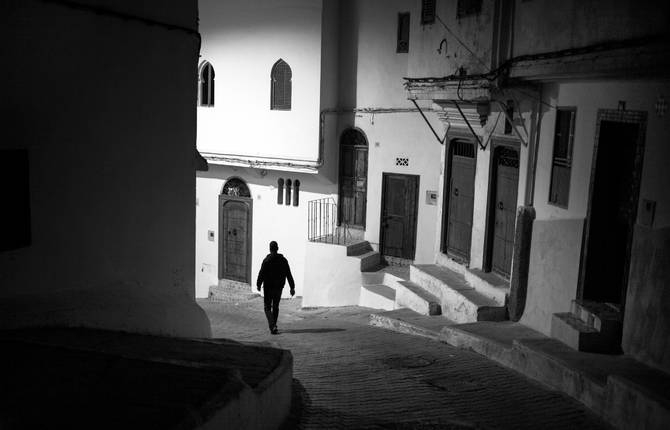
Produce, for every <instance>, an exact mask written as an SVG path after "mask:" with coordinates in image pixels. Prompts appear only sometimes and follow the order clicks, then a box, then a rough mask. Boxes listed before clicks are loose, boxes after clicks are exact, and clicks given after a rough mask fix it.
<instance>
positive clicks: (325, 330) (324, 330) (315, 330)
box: [281, 328, 345, 333]
mask: <svg viewBox="0 0 670 430" xmlns="http://www.w3.org/2000/svg"><path fill="white" fill-rule="evenodd" d="M335 331H345V329H343V328H301V329H295V330H282V331H281V332H282V333H331V332H335Z"/></svg>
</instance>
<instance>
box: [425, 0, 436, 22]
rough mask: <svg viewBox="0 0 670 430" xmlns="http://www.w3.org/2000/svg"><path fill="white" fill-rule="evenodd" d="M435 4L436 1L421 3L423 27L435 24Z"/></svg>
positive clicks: (426, 0) (427, 0) (429, 0)
mask: <svg viewBox="0 0 670 430" xmlns="http://www.w3.org/2000/svg"><path fill="white" fill-rule="evenodd" d="M435 2H436V0H423V1H422V2H421V25H425V24H433V23H434V22H435Z"/></svg>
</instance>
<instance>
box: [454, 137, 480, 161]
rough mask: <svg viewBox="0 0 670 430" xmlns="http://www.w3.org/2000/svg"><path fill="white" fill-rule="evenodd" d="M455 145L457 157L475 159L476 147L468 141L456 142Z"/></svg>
mask: <svg viewBox="0 0 670 430" xmlns="http://www.w3.org/2000/svg"><path fill="white" fill-rule="evenodd" d="M453 145H454V155H455V156H457V157H467V158H475V145H473V144H472V142H468V141H466V140H456V141H454V143H453Z"/></svg>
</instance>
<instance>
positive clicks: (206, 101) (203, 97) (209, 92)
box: [199, 61, 214, 106]
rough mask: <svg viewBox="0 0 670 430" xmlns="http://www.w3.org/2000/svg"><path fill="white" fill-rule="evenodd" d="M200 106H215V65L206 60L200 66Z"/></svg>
mask: <svg viewBox="0 0 670 430" xmlns="http://www.w3.org/2000/svg"><path fill="white" fill-rule="evenodd" d="M199 78H200V106H214V67H212V65H211V64H210V63H209V62H207V61H205V62H204V63H203V64H202V66H201V67H200V76H199Z"/></svg>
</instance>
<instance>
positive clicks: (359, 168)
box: [338, 129, 368, 228]
mask: <svg viewBox="0 0 670 430" xmlns="http://www.w3.org/2000/svg"><path fill="white" fill-rule="evenodd" d="M339 184H340V190H339V192H340V203H339V215H338V216H339V222H340V223H344V224H347V225H349V226H350V227H360V228H365V207H366V204H367V188H368V146H367V139H366V138H365V136H364V135H363V133H362V132H360V131H359V130H356V129H349V130H346V131H345V132H344V133H343V134H342V140H341V145H340V180H339Z"/></svg>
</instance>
